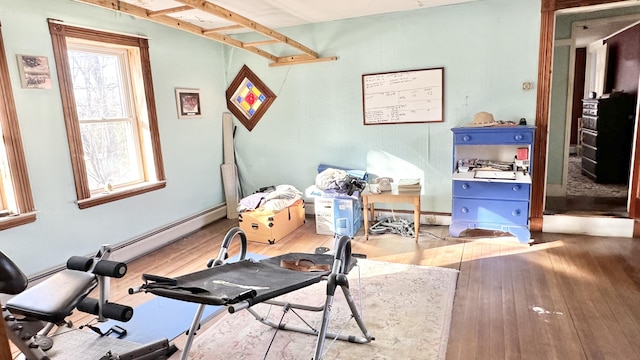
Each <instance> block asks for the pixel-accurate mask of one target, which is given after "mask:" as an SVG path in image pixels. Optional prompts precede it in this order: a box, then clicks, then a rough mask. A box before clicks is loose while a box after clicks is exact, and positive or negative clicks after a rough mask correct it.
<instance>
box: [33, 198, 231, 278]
mask: <svg viewBox="0 0 640 360" xmlns="http://www.w3.org/2000/svg"><path fill="white" fill-rule="evenodd" d="M226 216H227V207H226V205H225V204H224V203H223V204H220V205H217V206H215V207H213V208H209V209H207V210H204V211H201V212H199V213H197V214H193V215H191V216H188V217H186V218H184V219H181V220H178V221H174V222H173V223H171V224H168V225H166V226H163V227H161V228H158V229H155V230H152V231H150V232H148V233H146V234H142V235H140V236H137V237H135V238H133V239H130V240H127V241H124V242H121V243H117V244H112V245H111V248H112V249H113V252H112V253H111V256H110V257H109V260H113V261H122V262H125V263H126V262H130V261H132V260H134V259H137V258H140V257H142V256H144V255H146V254H149V253H150V252H152V251H154V250H157V249H159V248H161V247H163V246H166V245H168V244H170V243H172V242H174V241H176V240H179V239H181V238H183V237H185V236H187V235H189V234H191V233H193V232H195V231H197V230H198V229H201V228H202V227H204V226H206V225H208V224H210V223H212V222H214V221H216V220H219V219H222V218H224V217H226ZM96 251H98V249H96ZM94 254H95V253H92V254H87V255H86V256H93V255H94ZM64 269H65V265H64V264H63V265H60V266H57V267H54V268H51V269H48V270H45V271H42V272H40V273H37V274H35V275H32V276H30V277H29V283H32V282H33V283H34V284H35V283H36V282H37V281H39V280H42V279H44V278H46V277H48V276H51V275H53V274H55V273H57V272H59V271H62V270H64Z"/></svg>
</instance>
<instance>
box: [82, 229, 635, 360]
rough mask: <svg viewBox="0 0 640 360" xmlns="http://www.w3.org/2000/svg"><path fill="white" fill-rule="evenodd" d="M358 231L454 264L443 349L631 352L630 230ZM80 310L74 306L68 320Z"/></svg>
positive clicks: (284, 246) (495, 354) (470, 354)
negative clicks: (412, 234)
mask: <svg viewBox="0 0 640 360" xmlns="http://www.w3.org/2000/svg"><path fill="white" fill-rule="evenodd" d="M236 224H237V223H236V222H235V221H232V220H227V219H223V220H220V221H217V222H215V223H213V224H211V225H209V226H207V227H205V228H203V229H202V230H200V231H198V232H196V233H194V234H192V235H190V236H187V237H185V238H183V239H181V240H179V241H176V242H174V243H172V244H170V245H168V246H166V247H165V248H163V249H160V250H158V251H156V252H154V253H153V254H150V255H147V256H145V257H143V258H141V259H138V260H135V261H133V262H131V263H130V264H129V271H128V273H127V275H126V276H125V277H124V278H123V279H118V280H114V281H112V283H111V301H115V302H121V303H125V304H129V305H132V306H135V305H137V304H139V303H141V302H143V301H145V300H146V298H147V295H145V294H136V295H128V294H127V289H128V288H129V287H132V286H137V285H140V283H141V280H140V275H141V274H142V273H152V274H157V275H165V276H176V275H180V274H185V273H189V272H193V271H196V270H200V269H204V268H205V264H206V262H207V260H208V259H210V258H212V257H215V255H217V252H218V249H219V245H220V242H221V240H222V238H223V236H224V234H225V233H226V232H227V231H228V229H230V228H231V227H233V226H235V225H236ZM362 234H363V232H362V230H360V232H359V233H358V234H357V235H356V236H355V238H354V241H353V252H355V253H363V254H366V255H367V257H368V258H369V259H372V260H380V261H390V262H398V263H409V264H419V265H427V266H441V267H448V268H453V269H458V270H459V271H460V274H459V278H458V285H457V290H456V296H455V300H454V308H453V318H452V323H451V329H450V337H449V343H448V350H447V359H450V360H454V359H536V360H538V359H572V360H573V359H640V306H639V305H638V304H639V303H640V302H639V300H640V243H639V242H638V240H637V239H629V238H605V237H588V236H580V235H562V234H546V233H545V234H535V237H536V243H535V244H534V245H531V246H529V245H522V244H518V243H516V242H515V241H514V240H513V238H508V237H500V238H494V239H482V238H473V239H472V238H449V237H448V228H447V227H445V226H422V227H421V237H420V241H419V242H418V243H415V242H414V239H413V238H403V237H400V236H395V235H382V236H370V239H369V241H365V240H364V237H363V236H362ZM430 234H432V235H434V236H431V235H430ZM436 237H439V238H442V239H436ZM332 245H333V238H332V237H331V236H327V235H317V234H316V233H315V223H314V220H313V218H307V221H306V223H305V224H304V225H303V226H302V227H300V228H299V229H297V230H295V231H294V232H293V233H291V234H290V235H289V236H287V237H285V238H284V239H282V240H281V241H279V242H277V243H276V244H274V245H265V244H260V243H255V242H250V243H249V251H251V252H254V253H259V254H265V255H268V256H271V255H276V254H280V253H283V252H293V251H299V252H313V251H314V249H315V248H316V247H318V246H327V247H331V246H332ZM74 316H78V315H74ZM134 316H135V315H134ZM87 320H88V318H83V317H80V316H78V317H76V318H75V319H74V323H75V324H77V325H79V324H82V323H83V321H85V322H86V321H87ZM374 335H376V336H384V334H374ZM176 343H177V344H179V343H180V341H177V342H176ZM363 346H364V345H363ZM174 357H175V358H177V356H176V355H174V356H173V357H172V358H174ZM416 358H419V355H418V356H417V357H416Z"/></svg>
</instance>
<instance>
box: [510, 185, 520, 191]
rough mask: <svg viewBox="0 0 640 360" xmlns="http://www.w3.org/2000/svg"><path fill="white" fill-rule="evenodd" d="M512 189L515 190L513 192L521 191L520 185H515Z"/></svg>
mask: <svg viewBox="0 0 640 360" xmlns="http://www.w3.org/2000/svg"><path fill="white" fill-rule="evenodd" d="M512 189H513V191H519V190H520V185H514V186H513V188H512Z"/></svg>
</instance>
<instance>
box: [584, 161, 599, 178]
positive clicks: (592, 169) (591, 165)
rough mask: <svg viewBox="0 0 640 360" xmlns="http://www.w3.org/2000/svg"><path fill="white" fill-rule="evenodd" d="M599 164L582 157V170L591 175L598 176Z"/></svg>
mask: <svg viewBox="0 0 640 360" xmlns="http://www.w3.org/2000/svg"><path fill="white" fill-rule="evenodd" d="M597 165H598V163H597V162H595V161H594V160H591V159H588V158H586V157H584V156H583V157H582V170H583V171H586V172H588V173H589V174H592V175H594V176H595V175H596V166H597Z"/></svg>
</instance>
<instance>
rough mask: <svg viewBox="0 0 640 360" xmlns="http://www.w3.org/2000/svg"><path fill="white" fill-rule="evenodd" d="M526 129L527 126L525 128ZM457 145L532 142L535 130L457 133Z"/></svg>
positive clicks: (515, 128) (455, 138) (455, 140)
mask: <svg viewBox="0 0 640 360" xmlns="http://www.w3.org/2000/svg"><path fill="white" fill-rule="evenodd" d="M525 129H526V128H525ZM453 141H454V142H455V144H456V145H463V144H466V145H480V144H481V145H486V144H530V143H532V142H533V131H518V129H517V127H514V131H509V132H504V131H492V130H485V131H482V132H471V131H470V132H466V133H455V134H454V139H453Z"/></svg>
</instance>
